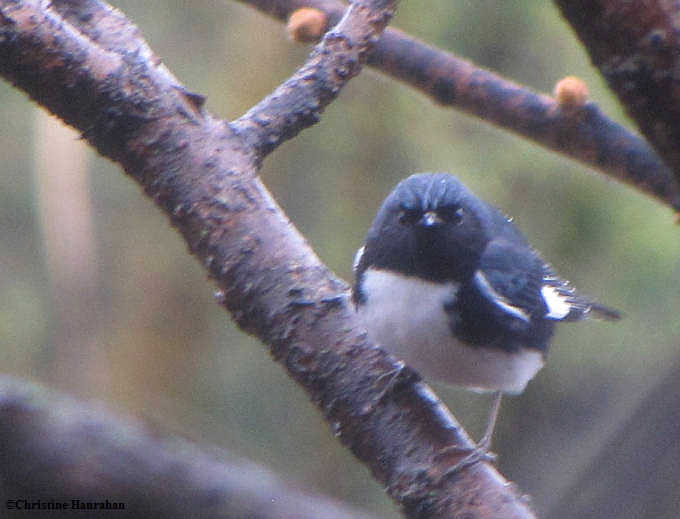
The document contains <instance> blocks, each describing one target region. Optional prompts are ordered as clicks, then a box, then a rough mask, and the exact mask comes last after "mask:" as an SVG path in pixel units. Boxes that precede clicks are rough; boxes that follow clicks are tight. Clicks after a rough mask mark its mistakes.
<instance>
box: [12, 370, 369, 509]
mask: <svg viewBox="0 0 680 519" xmlns="http://www.w3.org/2000/svg"><path fill="white" fill-rule="evenodd" d="M0 437H2V442H0V460H2V463H0V496H2V497H3V501H2V503H0V506H2V507H3V510H7V508H6V507H7V503H6V500H19V499H26V500H27V501H28V502H29V503H35V502H36V501H39V500H40V501H42V502H43V503H45V504H46V505H47V504H48V503H50V502H51V503H55V502H58V503H66V504H67V505H68V506H69V508H70V509H71V508H72V506H73V504H72V500H74V499H76V500H79V501H81V502H83V503H87V502H104V501H105V500H108V501H109V502H110V503H122V504H123V505H124V506H125V517H140V518H144V519H146V518H149V517H163V518H170V519H172V518H181V519H185V518H186V517H193V518H199V517H206V518H207V517H249V518H252V519H277V518H284V517H297V518H300V519H315V518H320V519H340V518H343V517H347V518H349V519H368V516H366V515H365V514H361V513H359V512H357V511H354V510H350V509H347V508H346V507H344V506H342V505H340V504H339V503H336V502H334V501H332V500H331V499H328V498H325V497H321V496H312V495H305V494H303V493H302V492H300V491H299V490H296V489H294V488H291V487H290V486H288V485H285V484H284V483H283V482H282V481H280V480H279V479H278V478H277V477H276V476H274V475H273V474H271V473H270V472H269V471H267V470H265V469H263V468H261V467H258V466H256V465H254V464H252V463H248V462H245V461H243V460H238V459H236V458H234V457H233V456H231V455H229V453H227V452H225V451H223V450H220V451H216V449H214V448H212V449H210V454H209V453H208V452H204V451H201V450H200V449H198V448H197V447H196V446H194V445H192V444H190V443H188V442H186V441H183V440H181V439H178V438H167V437H163V436H161V435H159V434H158V432H155V431H153V430H150V429H149V428H148V427H146V426H144V425H143V424H140V423H135V422H133V421H124V420H121V419H120V418H117V417H115V416H113V415H111V414H110V413H109V412H107V411H105V410H103V409H100V408H98V407H95V406H88V405H85V404H84V403H82V402H78V401H75V400H72V399H70V398H67V397H64V396H60V395H54V394H53V393H52V392H51V391H48V390H46V389H44V388H41V387H38V386H34V385H31V384H29V383H27V382H24V381H22V380H19V379H14V378H12V377H7V376H0ZM216 457H217V458H219V461H216V460H215V458H216ZM18 506H22V507H24V509H25V505H23V503H20V504H19V505H18ZM69 511H70V510H69ZM88 513H90V514H91V513H92V511H89V512H88ZM95 514H96V513H95ZM105 514H108V515H107V516H109V517H110V515H111V511H106V510H104V511H102V515H105ZM88 517H92V515H88Z"/></svg>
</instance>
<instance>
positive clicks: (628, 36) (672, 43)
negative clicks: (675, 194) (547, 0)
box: [555, 0, 680, 179]
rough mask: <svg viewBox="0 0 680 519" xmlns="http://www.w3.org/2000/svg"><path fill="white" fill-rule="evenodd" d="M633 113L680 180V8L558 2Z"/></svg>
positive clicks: (614, 0) (605, 0)
mask: <svg viewBox="0 0 680 519" xmlns="http://www.w3.org/2000/svg"><path fill="white" fill-rule="evenodd" d="M555 3H556V4H557V6H558V7H559V8H560V10H561V11H562V14H563V15H564V17H565V18H566V19H567V21H568V22H569V23H570V24H571V26H572V27H573V28H574V30H575V31H576V34H577V35H578V37H579V38H580V39H581V41H582V42H583V44H584V45H585V47H586V49H587V50H588V53H589V54H590V58H591V59H592V61H593V64H595V66H597V67H598V68H599V69H600V72H602V75H603V76H604V77H605V79H606V80H607V83H608V84H609V86H610V87H611V89H612V90H613V91H614V93H616V95H617V96H618V97H619V99H620V100H621V102H622V103H623V105H624V106H625V108H626V110H627V111H628V114H629V115H630V116H631V117H632V118H633V119H634V120H635V122H636V123H637V124H638V126H639V127H640V130H642V133H643V134H644V135H645V137H647V139H648V140H649V142H651V143H652V145H653V146H654V147H655V148H656V150H657V151H658V152H659V154H660V155H661V156H662V157H663V159H664V160H665V161H666V163H667V164H668V165H669V166H670V167H671V169H672V170H673V172H674V174H675V177H676V179H680V147H678V142H680V88H678V82H679V81H680V79H679V74H680V73H679V72H678V71H679V70H680V22H679V21H678V20H680V6H679V5H678V3H677V2H671V1H668V0H652V1H648V2H625V1H620V0H596V1H590V0H587V1H584V0H580V1H573V0H569V1H566V0H555Z"/></svg>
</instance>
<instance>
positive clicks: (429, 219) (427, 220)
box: [418, 211, 444, 229]
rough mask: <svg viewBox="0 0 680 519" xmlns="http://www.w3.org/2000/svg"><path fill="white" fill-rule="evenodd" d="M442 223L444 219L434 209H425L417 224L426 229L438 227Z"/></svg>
mask: <svg viewBox="0 0 680 519" xmlns="http://www.w3.org/2000/svg"><path fill="white" fill-rule="evenodd" d="M442 223H444V221H443V220H442V219H441V218H440V217H439V215H438V214H437V212H436V211H427V212H426V213H424V214H423V216H422V218H421V219H420V221H418V225H420V226H421V227H425V228H428V229H433V228H435V227H439V226H440V225H441V224H442Z"/></svg>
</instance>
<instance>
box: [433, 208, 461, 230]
mask: <svg viewBox="0 0 680 519" xmlns="http://www.w3.org/2000/svg"><path fill="white" fill-rule="evenodd" d="M437 212H438V213H439V215H440V216H441V217H442V218H443V219H444V220H446V221H447V222H449V223H452V224H455V225H458V224H459V223H461V222H462V221H463V215H464V214H465V212H464V211H463V208H462V207H460V206H459V205H447V206H444V207H442V208H440V209H439V210H438V211H437Z"/></svg>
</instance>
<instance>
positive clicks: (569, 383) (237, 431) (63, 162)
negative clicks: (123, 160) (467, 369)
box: [0, 0, 680, 517]
mask: <svg viewBox="0 0 680 519" xmlns="http://www.w3.org/2000/svg"><path fill="white" fill-rule="evenodd" d="M115 5H116V6H117V7H120V8H121V9H122V10H123V11H124V12H125V13H126V14H127V15H128V16H129V17H130V18H131V19H132V20H133V21H134V22H135V23H137V24H138V25H139V27H140V29H141V30H142V32H143V34H144V35H145V36H146V37H147V39H148V41H149V43H150V44H151V46H152V48H153V49H154V50H155V51H156V53H157V54H158V55H159V56H160V57H161V58H162V59H163V60H164V62H165V63H166V64H167V66H168V67H169V68H170V69H171V70H172V71H173V72H174V73H175V74H176V75H177V76H178V77H179V78H180V80H182V81H183V82H184V83H185V85H186V86H187V88H188V89H190V90H192V91H196V92H200V93H202V94H205V95H207V98H208V102H207V107H208V109H209V110H210V111H211V112H213V113H214V114H217V115H218V116H220V117H223V118H226V119H233V118H236V117H238V116H239V115H241V114H242V113H243V112H245V111H246V110H247V109H248V108H249V107H250V106H252V105H253V104H254V103H256V102H257V101H258V100H260V99H261V98H262V97H263V96H264V95H266V94H267V93H269V92H270V91H271V90H272V89H274V88H275V86H276V85H277V84H278V83H280V82H281V81H282V80H283V79H285V78H286V77H287V76H289V75H290V74H291V73H292V72H293V71H294V69H295V68H296V66H298V65H299V64H301V63H302V62H303V60H304V59H305V57H306V55H307V52H308V49H307V48H305V47H302V46H299V45H295V44H292V43H290V42H289V41H288V40H287V38H286V36H285V32H284V26H283V25H282V24H280V23H279V22H277V21H274V20H271V19H270V18H268V17H266V16H264V15H262V14H261V13H259V12H256V11H254V10H252V9H250V8H248V7H246V6H244V5H242V4H239V3H236V2H228V1H216V0H204V1H200V0H194V1H183V2H182V1H176V0H175V1H168V0H166V1H159V0H146V1H145V2H138V1H134V0H125V1H120V2H116V3H115ZM393 25H394V26H397V27H400V28H402V29H404V30H406V31H407V32H409V33H411V34H412V35H415V36H418V37H420V38H422V39H424V40H426V41H427V42H429V43H431V44H434V45H437V46H439V47H441V48H444V49H447V50H451V51H454V52H456V53H458V54H459V55H461V56H463V57H466V58H468V59H471V60H472V61H474V62H475V63H477V64H479V65H482V66H484V67H487V68H490V69H492V70H495V71H497V72H499V73H501V74H503V75H505V76H506V77H508V78H510V79H514V80H516V81H518V82H521V83H523V84H526V85H529V86H531V87H532V88H534V89H536V90H539V91H543V92H550V91H551V90H552V87H553V85H554V83H555V82H556V81H558V80H559V79H560V78H562V77H563V76H565V75H577V76H579V77H581V78H583V79H584V80H585V81H586V82H587V84H588V86H589V89H590V92H591V99H593V100H594V101H596V102H597V103H598V104H599V105H600V106H601V107H602V109H603V110H604V111H605V112H606V113H608V114H609V115H610V116H611V117H613V118H614V119H617V120H619V121H621V122H623V123H624V124H626V125H628V126H630V127H632V125H631V123H630V121H628V120H627V119H626V118H625V116H624V115H623V113H622V111H621V109H620V107H619V106H618V104H617V102H616V100H615V99H614V98H613V97H612V95H611V94H610V93H609V92H608V91H607V89H606V87H605V85H604V82H603V80H602V79H601V78H600V77H599V75H598V73H597V72H596V71H595V70H594V69H593V68H592V67H591V66H590V64H589V60H588V58H587V56H586V54H585V52H584V50H583V49H582V48H581V47H580V45H579V43H578V42H577V40H576V39H575V37H574V36H573V35H572V33H571V31H570V29H569V28H568V26H567V25H566V24H565V23H564V22H563V21H562V20H561V19H560V17H559V15H558V12H557V10H556V8H554V7H553V5H552V4H551V3H550V2H544V1H542V0H531V1H529V0H528V1H520V2H505V1H503V0H495V1H492V0H481V1H474V2H473V1H461V2H445V1H440V2H428V3H427V6H426V7H423V4H422V3H420V2H403V3H402V4H401V6H400V11H399V13H398V16H397V17H396V19H395V21H394V23H393ZM0 121H2V126H1V127H0V157H1V158H2V174H1V175H0V247H2V253H0V366H2V371H3V372H5V373H10V374H14V375H18V376H22V377H26V378H29V379H32V380H35V381H38V382H41V383H43V384H46V385H48V386H49V387H53V388H55V389H58V390H62V391H66V392H68V393H70V394H73V395H75V396H78V397H82V398H86V399H96V400H101V401H104V402H106V403H107V404H108V405H109V406H110V407H112V408H113V409H115V410H117V411H119V412H121V413H126V414H134V415H137V416H141V417H143V418H144V419H145V420H148V421H151V422H153V423H155V424H157V425H158V426H159V427H160V428H161V429H162V430H164V431H169V432H171V433H173V434H179V435H182V436H185V437H188V438H190V439H192V440H195V441H197V442H199V443H206V444H216V445H219V446H221V447H224V448H227V449H229V450H231V451H233V452H234V453H236V454H239V455H241V456H244V457H247V458H249V459H251V460H253V461H256V462H258V463H260V464H263V465H265V466H268V467H270V468H271V469H272V470H274V471H276V472H277V473H278V474H280V475H282V476H283V477H284V478H286V479H288V480H292V481H296V482H298V483H299V484H300V485H301V486H303V487H307V488H309V489H312V490H315V491H319V492H323V493H326V494H329V495H332V496H335V497H338V498H340V499H343V500H345V501H346V502H348V503H351V504H353V505H355V506H358V507H362V508H364V509H366V510H368V511H370V512H373V513H375V514H376V515H379V516H381V517H399V513H398V510H397V508H396V507H395V506H394V505H393V504H392V502H391V501H390V500H389V499H388V498H387V497H386V495H385V494H384V493H383V491H382V489H381V488H380V486H379V485H378V484H377V483H376V482H375V481H374V480H373V479H372V478H371V476H370V475H369V473H368V470H367V469H366V468H364V467H363V466H362V465H360V464H359V463H357V462H356V461H355V459H354V458H353V457H352V455H351V454H350V453H349V452H348V451H346V450H345V449H344V448H342V447H341V446H340V444H339V443H338V442H337V441H336V440H335V439H334V438H333V436H332V434H331V432H330V430H329V427H328V426H327V424H326V423H325V422H324V421H323V420H322V418H321V416H320V413H319V412H318V411H317V410H316V409H315V408H314V407H313V405H312V404H311V403H310V402H309V401H308V399H307V397H306V395H305V394H304V393H303V391H302V390H301V389H300V388H298V387H297V386H296V385H295V384H294V383H293V382H292V381H291V380H289V379H288V378H287V376H286V374H285V373H284V370H283V369H282V368H281V367H280V366H279V365H277V364H276V363H275V362H273V361H272V360H271V358H270V356H269V354H268V353H267V350H266V348H265V347H263V346H262V345H261V344H260V343H258V342H257V341H256V340H254V339H252V338H250V337H248V336H246V335H244V334H243V333H241V332H240V331H239V330H238V329H236V327H235V326H234V324H233V323H232V322H231V320H230V318H229V316H228V315H227V314H226V313H225V312H224V311H223V310H222V309H221V308H220V307H218V306H217V305H216V304H215V303H214V301H213V286H212V285H211V283H209V282H208V281H207V280H206V276H205V274H204V271H203V270H202V268H201V267H200V266H199V264H198V263H197V262H196V261H195V260H194V258H193V257H191V256H189V255H188V253H187V249H186V247H185V245H184V243H183V242H182V240H181V239H180V237H179V235H178V234H177V233H176V232H175V231H174V230H172V229H171V228H170V226H169V225H168V220H167V218H166V217H164V216H163V215H162V214H161V212H160V211H159V210H157V208H156V207H155V206H154V204H153V203H152V202H151V201H150V200H148V199H147V198H146V197H145V196H143V195H142V193H141V190H140V188H139V187H138V186H137V185H136V184H135V183H133V182H132V181H131V180H130V179H129V178H127V177H126V176H124V175H123V174H121V173H122V172H121V170H120V169H119V168H118V167H117V166H115V165H114V164H111V163H110V162H108V161H107V160H104V159H102V158H100V157H97V156H95V154H94V153H93V152H92V151H90V150H88V149H87V148H86V146H85V144H84V143H83V142H81V141H80V140H78V138H77V136H76V135H66V136H65V137H64V136H63V135H62V132H61V131H60V130H58V129H55V127H54V125H51V124H50V119H48V118H47V116H46V115H45V114H44V112H43V111H41V110H39V109H38V108H37V107H36V106H34V105H33V104H32V103H30V102H29V101H28V100H27V99H26V97H25V96H24V95H23V94H21V93H19V92H18V91H15V90H14V89H13V88H12V87H11V86H10V85H9V84H7V83H1V84H0ZM59 139H63V141H60V140H59ZM428 170H429V171H450V172H452V173H455V174H456V175H458V176H459V177H460V178H461V179H462V180H463V181H464V182H465V183H466V184H467V185H468V186H469V187H470V188H471V189H473V191H475V192H476V193H477V194H478V195H480V196H481V197H483V198H485V199H486V200H488V201H489V202H491V203H493V204H495V205H497V206H498V207H500V208H501V209H502V210H503V211H504V212H506V213H508V214H510V215H512V216H514V218H515V221H516V223H517V224H518V225H519V226H520V227H521V228H522V229H523V230H524V231H525V232H526V234H527V235H528V236H529V238H530V240H531V242H532V243H533V244H534V245H535V246H536V248H537V249H538V250H540V251H541V252H542V253H543V256H544V257H545V258H546V259H548V260H549V261H550V262H551V263H552V264H553V265H554V266H555V267H556V269H557V270H558V272H560V273H561V274H562V275H563V276H564V277H566V278H568V279H570V280H571V281H572V282H573V283H574V285H575V286H577V287H578V288H579V289H580V290H581V291H582V292H584V293H587V294H590V295H593V296H596V297H598V298H599V299H600V300H601V301H603V302H606V303H607V304H610V305H612V306H615V307H618V308H620V309H622V310H623V311H624V313H625V315H626V319H625V320H624V321H622V322H621V323H619V324H616V325H613V324H609V323H600V322H590V323H585V324H581V325H573V326H563V327H561V328H560V330H559V332H558V334H557V336H556V338H555V341H554V343H553V349H552V351H551V355H550V359H549V362H548V364H547V366H546V368H544V369H543V371H542V372H540V373H539V375H538V376H537V377H536V379H535V380H534V381H533V382H532V383H530V384H529V386H528V388H527V390H526V392H525V393H524V394H523V395H522V396H520V397H516V398H508V399H506V401H505V404H504V407H503V408H502V410H501V417H500V423H499V425H498V427H497V430H496V436H495V446H494V450H495V451H496V452H498V453H499V454H500V462H499V467H500V469H501V471H502V472H503V473H504V474H505V475H506V476H507V477H509V478H510V479H512V480H513V481H515V482H516V483H517V484H518V485H519V486H520V488H521V489H522V490H523V491H525V492H527V493H529V494H531V495H532V497H533V503H534V504H535V506H536V508H537V509H538V510H539V511H543V512H547V511H549V510H550V507H551V506H552V505H553V504H554V503H555V502H556V500H557V499H559V496H560V495H562V494H563V493H564V492H566V491H567V489H569V488H570V486H571V485H573V484H574V482H575V481H577V480H578V477H579V475H580V474H581V471H582V470H583V469H584V467H586V466H587V464H588V461H589V460H591V459H592V457H593V456H594V455H595V454H596V453H597V452H598V450H599V449H600V447H601V446H602V445H603V443H604V442H605V441H606V439H607V438H608V436H609V435H610V434H612V432H614V431H615V430H616V429H617V426H618V425H619V424H620V423H621V422H622V420H624V419H625V418H626V417H627V416H629V414H630V412H631V410H633V409H634V408H635V407H636V406H637V404H638V403H639V402H640V401H641V399H642V398H643V397H644V396H645V394H647V393H648V392H649V391H650V390H651V389H652V388H653V387H654V385H655V384H656V383H658V382H659V380H660V378H661V377H662V376H663V374H664V373H666V371H667V370H668V369H669V368H670V367H671V366H672V365H673V364H674V363H676V362H678V360H680V358H679V357H680V355H679V354H678V352H677V346H678V343H677V336H678V331H679V328H680V326H679V325H678V320H677V318H676V316H677V315H678V312H680V302H679V301H680V300H679V298H678V292H679V290H678V286H679V281H680V262H679V258H680V244H679V243H678V240H677V239H676V238H677V233H678V228H677V227H676V226H674V224H673V218H672V214H671V211H670V210H669V209H666V208H664V207H662V206H660V205H659V204H658V203H656V202H654V201H652V200H651V199H649V198H647V197H646V196H644V195H642V194H640V193H638V192H636V191H635V190H633V189H630V188H628V187H624V186H622V185H620V184H618V183H616V182H613V181H610V180H608V179H606V178H605V177H604V176H602V175H600V174H597V173H592V172H590V171H588V170H587V169H585V168H584V167H583V166H581V165H579V164H577V163H574V162H571V161H569V160H567V159H565V158H563V157H560V156H557V155H555V154H553V153H550V152H547V151H545V150H543V149H540V148H538V147H537V146H535V145H533V144H531V143H529V142H526V141H524V140H522V139H520V138H518V137H515V136H513V135H510V134H508V133H507V132H504V131H500V130H498V129H495V128H493V127H491V126H489V125H487V124H485V123H483V122H481V121H479V120H476V119H473V118H471V117H468V116H465V115H462V114H459V113H457V112H454V111H451V110H446V109H442V108H439V107H437V106H435V105H434V104H433V103H431V102H430V101H429V100H428V99H426V98H425V97H424V96H422V95H420V94H418V93H416V92H414V91H412V90H410V89H408V88H406V87H404V86H402V85H399V84H396V83H395V82H394V81H392V80H389V79H387V78H385V77H383V76H380V75H378V74H377V73H375V72H373V71H371V70H365V71H364V73H362V74H361V75H360V76H359V77H358V78H356V79H355V80H353V81H352V82H351V83H350V84H349V86H348V87H347V88H346V89H345V90H344V91H343V92H342V94H341V95H340V98H339V99H338V100H337V101H336V102H335V103H333V104H332V105H331V106H330V107H329V108H328V109H327V110H326V112H325V113H324V115H323V117H322V120H321V122H320V124H318V125H317V126H315V127H313V128H312V129H309V130H307V131H305V132H303V133H302V134H301V135H300V136H298V138H296V139H295V140H293V141H292V142H288V143H287V144H285V145H283V146H282V147H281V148H280V149H279V150H277V151H276V152H275V153H274V154H273V155H272V156H270V157H269V158H268V159H267V161H266V162H265V164H264V168H263V170H262V177H263V179H264V181H265V183H266V184H267V185H268V186H269V187H270V189H271V190H272V192H273V193H274V195H275V197H276V198H277V199H278V201H279V203H280V204H281V205H282V206H283V207H284V209H285V210H286V211H287V213H288V215H289V216H290V218H291V219H292V221H293V222H294V223H295V224H296V225H297V226H298V227H299V228H300V229H301V231H302V232H303V233H304V234H305V235H306V236H307V238H308V240H309V241H310V243H311V244H312V246H313V247H314V248H315V250H316V251H317V252H318V254H319V255H320V256H321V258H322V259H323V260H324V261H325V262H326V263H327V264H328V265H329V266H330V267H331V268H332V269H333V270H334V271H335V272H336V273H337V274H338V275H340V276H342V277H343V278H345V279H347V280H349V279H350V278H351V262H352V256H353V254H354V251H355V250H356V249H357V248H358V247H359V246H360V245H361V242H362V240H363V237H364V234H365V232H366V230H367V228H368V226H369V224H370V222H371V220H372V218H373V216H374V214H375V211H376V210H377V208H378V206H379V204H380V202H381V201H382V199H383V197H384V196H385V195H386V194H387V193H388V192H389V191H390V190H391V188H392V186H393V185H394V184H395V183H396V182H397V181H399V180H400V179H401V178H403V177H405V176H407V175H409V174H410V173H412V172H415V171H428ZM679 384H680V381H679ZM433 387H434V388H435V390H436V391H437V392H438V393H439V395H440V396H441V397H442V398H443V399H444V401H445V402H446V403H448V404H449V405H450V407H451V409H452V410H453V412H454V413H455V414H456V416H457V417H458V418H459V419H460V420H461V421H462V423H463V424H464V425H465V426H466V428H467V429H468V431H469V432H470V433H471V434H472V435H473V437H479V435H480V434H481V431H482V428H483V423H484V420H485V418H486V413H487V411H488V406H489V404H490V401H489V397H487V396H483V395H481V396H480V395H474V394H469V393H467V392H464V391H460V390H457V389H453V388H449V387H445V386H440V385H438V384H433ZM669 390H673V388H669ZM675 390H676V391H677V390H678V388H677V387H676V388H675ZM671 412H672V410H671ZM652 441H653V439H652ZM555 467H558V470H554V468H555ZM549 468H550V469H549ZM675 486H677V485H675ZM657 512H658V511H657ZM672 512H673V515H670V514H671V511H669V515H668V517H675V513H676V512H677V511H676V510H674V511H672ZM656 517H665V515H663V513H662V514H660V515H656Z"/></svg>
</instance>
